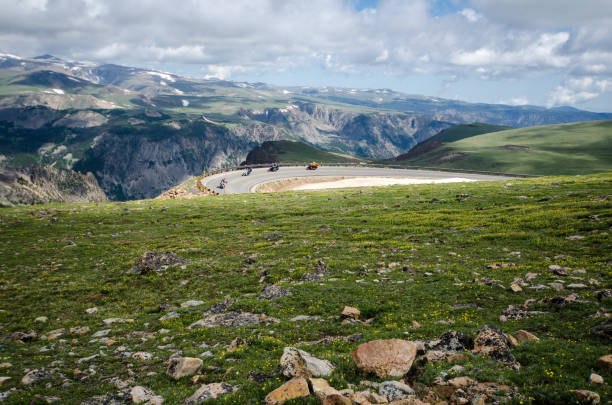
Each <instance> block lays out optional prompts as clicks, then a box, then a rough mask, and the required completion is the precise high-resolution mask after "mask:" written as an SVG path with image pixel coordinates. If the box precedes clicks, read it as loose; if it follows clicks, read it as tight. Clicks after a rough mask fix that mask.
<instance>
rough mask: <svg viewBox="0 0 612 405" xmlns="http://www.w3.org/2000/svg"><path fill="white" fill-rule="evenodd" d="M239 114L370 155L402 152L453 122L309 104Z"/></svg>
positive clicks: (342, 149)
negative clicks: (341, 109) (358, 111)
mask: <svg viewBox="0 0 612 405" xmlns="http://www.w3.org/2000/svg"><path fill="white" fill-rule="evenodd" d="M241 113H242V115H243V116H244V117H246V118H249V119H251V120H257V121H260V122H264V123H266V124H270V125H275V126H280V127H284V128H286V129H287V133H289V134H291V138H292V139H296V140H302V141H305V142H307V143H309V144H312V145H316V146H318V147H320V148H323V149H326V150H330V151H335V152H341V153H348V154H353V155H358V156H363V157H372V158H385V157H391V156H395V155H398V154H400V153H403V152H405V151H407V150H409V149H410V148H412V147H414V146H415V145H416V144H417V143H419V142H421V141H424V140H426V139H428V138H430V137H431V136H433V135H435V134H436V133H438V132H439V131H441V130H443V129H445V128H448V127H450V126H451V125H452V124H450V123H448V122H439V121H436V120H432V119H429V118H427V117H422V116H419V115H412V114H385V113H371V114H356V113H349V112H343V111H340V110H338V109H334V108H331V107H326V106H323V105H319V104H311V103H296V104H293V105H290V106H288V107H286V108H271V109H266V110H263V111H253V110H242V111H241Z"/></svg>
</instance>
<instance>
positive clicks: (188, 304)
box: [181, 300, 204, 308]
mask: <svg viewBox="0 0 612 405" xmlns="http://www.w3.org/2000/svg"><path fill="white" fill-rule="evenodd" d="M202 304H204V301H195V300H192V301H185V302H183V303H182V304H181V308H188V307H196V306H198V305H202Z"/></svg>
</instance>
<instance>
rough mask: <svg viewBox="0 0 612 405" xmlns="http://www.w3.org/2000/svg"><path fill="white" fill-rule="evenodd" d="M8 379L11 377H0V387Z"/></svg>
mask: <svg viewBox="0 0 612 405" xmlns="http://www.w3.org/2000/svg"><path fill="white" fill-rule="evenodd" d="M10 379H11V377H0V385H2V384H3V383H5V382H7V381H8V380H10Z"/></svg>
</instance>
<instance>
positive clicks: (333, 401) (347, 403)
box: [323, 392, 353, 405]
mask: <svg viewBox="0 0 612 405" xmlns="http://www.w3.org/2000/svg"><path fill="white" fill-rule="evenodd" d="M323 405H353V402H352V401H351V400H350V399H348V398H347V397H345V396H344V395H342V394H341V393H339V392H336V393H332V394H329V395H328V396H326V397H325V399H324V400H323Z"/></svg>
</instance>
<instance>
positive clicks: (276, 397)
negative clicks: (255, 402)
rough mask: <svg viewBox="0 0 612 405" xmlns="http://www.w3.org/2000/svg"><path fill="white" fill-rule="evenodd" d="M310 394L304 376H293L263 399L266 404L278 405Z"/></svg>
mask: <svg viewBox="0 0 612 405" xmlns="http://www.w3.org/2000/svg"><path fill="white" fill-rule="evenodd" d="M309 395H310V390H309V389H308V382H307V381H306V379H305V378H301V377H296V378H293V379H291V380H289V381H287V382H286V383H284V384H283V385H281V386H280V387H278V388H277V389H275V390H274V391H272V392H270V393H269V394H268V395H267V396H266V399H265V402H266V404H267V405H280V404H283V403H285V402H286V401H289V400H290V399H295V398H304V397H307V396H309Z"/></svg>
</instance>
